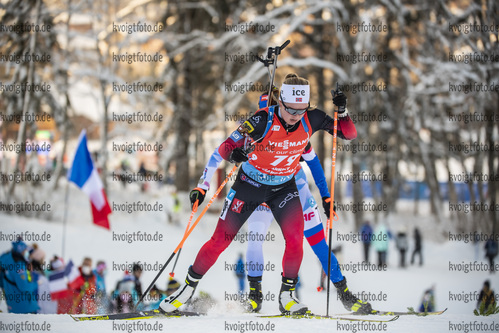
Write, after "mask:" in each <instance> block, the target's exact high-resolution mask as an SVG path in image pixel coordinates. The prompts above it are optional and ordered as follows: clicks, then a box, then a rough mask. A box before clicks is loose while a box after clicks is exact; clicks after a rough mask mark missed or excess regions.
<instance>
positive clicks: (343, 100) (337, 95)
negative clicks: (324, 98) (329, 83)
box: [331, 89, 347, 113]
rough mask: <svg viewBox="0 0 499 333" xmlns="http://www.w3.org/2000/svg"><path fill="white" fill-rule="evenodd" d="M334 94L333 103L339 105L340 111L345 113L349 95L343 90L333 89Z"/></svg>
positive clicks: (332, 93)
mask: <svg viewBox="0 0 499 333" xmlns="http://www.w3.org/2000/svg"><path fill="white" fill-rule="evenodd" d="M331 95H333V104H334V105H336V106H337V107H338V113H344V112H345V110H346V108H347V96H345V94H344V93H343V91H341V90H339V89H338V90H336V91H335V90H334V89H332V90H331Z"/></svg>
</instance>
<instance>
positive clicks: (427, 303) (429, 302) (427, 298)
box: [419, 286, 435, 312]
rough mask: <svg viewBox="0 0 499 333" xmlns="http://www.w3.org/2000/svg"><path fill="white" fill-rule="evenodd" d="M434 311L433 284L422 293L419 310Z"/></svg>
mask: <svg viewBox="0 0 499 333" xmlns="http://www.w3.org/2000/svg"><path fill="white" fill-rule="evenodd" d="M433 311H435V286H432V287H431V288H430V289H427V290H426V291H425V292H424V294H423V299H422V301H421V305H420V306H419V312H433Z"/></svg>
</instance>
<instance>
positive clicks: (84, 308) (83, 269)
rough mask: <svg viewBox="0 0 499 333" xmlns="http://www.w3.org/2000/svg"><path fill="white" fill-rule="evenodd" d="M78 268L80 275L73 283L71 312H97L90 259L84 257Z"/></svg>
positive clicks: (95, 290)
mask: <svg viewBox="0 0 499 333" xmlns="http://www.w3.org/2000/svg"><path fill="white" fill-rule="evenodd" d="M78 270H79V271H80V277H79V278H78V281H77V282H76V283H75V286H76V287H75V289H74V298H73V306H72V309H71V313H74V314H97V304H96V303H95V294H96V292H97V287H96V280H97V279H96V277H95V275H94V273H93V272H92V259H90V258H88V257H86V258H84V259H83V263H82V265H81V266H80V267H79V268H78Z"/></svg>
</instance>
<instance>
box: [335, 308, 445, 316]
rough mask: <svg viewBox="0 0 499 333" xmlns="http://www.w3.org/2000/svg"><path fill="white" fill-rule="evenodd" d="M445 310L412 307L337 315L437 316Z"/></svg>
mask: <svg viewBox="0 0 499 333" xmlns="http://www.w3.org/2000/svg"><path fill="white" fill-rule="evenodd" d="M445 311H447V308H445V309H444V310H442V311H432V312H416V311H414V309H412V308H409V311H380V310H373V312H372V313H370V314H362V313H356V312H350V313H342V314H338V316H370V315H374V316H418V317H425V316H438V315H441V314H442V313H444V312H445Z"/></svg>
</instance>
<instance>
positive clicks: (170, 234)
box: [0, 188, 499, 333]
mask: <svg viewBox="0 0 499 333" xmlns="http://www.w3.org/2000/svg"><path fill="white" fill-rule="evenodd" d="M115 189H116V188H115ZM51 199H52V200H54V201H58V202H60V207H61V209H60V211H58V212H57V214H56V215H57V216H59V215H60V216H62V207H63V200H62V198H61V197H60V194H54V197H52V198H51ZM138 199H142V200H144V201H149V202H155V201H156V200H158V201H160V202H164V203H165V206H166V209H170V206H171V203H170V202H171V200H168V199H166V195H165V194H161V192H156V194H154V195H144V194H137V193H136V192H133V191H128V190H127V191H112V192H111V194H110V196H109V200H110V202H111V201H113V200H115V201H117V202H124V201H126V200H129V201H131V200H138ZM184 202H187V201H184ZM76 203H78V204H76ZM217 205H219V203H215V204H214V206H215V207H214V208H213V209H212V210H210V213H208V214H206V216H205V217H203V219H202V220H201V222H200V224H199V225H198V226H197V227H196V229H195V231H194V232H193V233H192V234H191V236H190V237H189V238H188V239H187V241H186V243H185V245H184V248H183V250H182V253H181V257H180V259H179V261H178V263H177V267H176V269H175V273H176V275H175V277H176V278H177V279H178V280H183V278H184V276H185V274H186V272H187V269H188V267H189V266H190V265H191V264H192V262H193V261H194V259H195V256H196V254H197V252H198V250H199V249H200V247H201V246H202V245H203V244H204V242H205V241H207V240H208V238H209V237H210V236H211V233H212V232H213V230H214V225H215V224H216V221H217V219H218V213H217V211H219V209H218V208H219V207H218V206H217ZM184 206H186V205H184ZM70 207H71V209H70V211H69V214H68V216H69V220H68V226H67V239H66V255H65V260H66V261H67V260H68V259H70V258H71V259H72V260H73V261H74V263H75V264H77V265H80V264H81V260H82V259H83V257H85V256H90V257H91V258H92V259H93V260H94V264H95V262H96V261H97V260H101V259H104V260H105V261H106V262H107V265H108V275H107V277H106V284H107V289H108V293H109V292H110V291H111V290H112V289H113V288H114V286H115V284H116V282H117V281H118V280H119V279H121V278H122V276H123V272H122V271H120V270H117V269H113V264H114V265H119V264H126V263H128V264H131V263H133V262H134V261H141V262H146V263H150V264H152V265H154V264H163V263H164V262H165V261H166V259H167V258H168V257H169V256H170V254H171V253H172V251H173V250H174V248H175V247H176V245H177V244H178V242H179V241H180V239H181V237H182V235H183V232H184V228H185V225H186V224H187V221H188V218H189V212H187V210H188V209H189V207H183V213H182V219H181V221H182V222H181V225H179V226H174V225H172V224H168V223H167V222H166V213H165V212H152V213H133V214H128V213H124V212H114V213H113V214H112V215H111V228H112V231H107V230H105V229H103V228H99V227H96V226H93V225H92V224H91V222H90V218H91V217H90V208H89V206H88V199H86V198H85V196H84V195H82V194H81V193H79V192H78V191H75V190H72V191H71V198H70ZM343 214H344V215H347V214H348V213H343ZM196 217H197V215H196V216H195V218H196ZM390 219H391V220H390V221H389V222H390V227H392V233H394V234H395V233H396V230H397V226H398V225H399V224H400V223H402V222H403V223H405V225H406V226H408V227H409V229H408V231H409V232H408V235H409V241H410V245H412V228H413V226H414V225H415V224H416V223H418V225H419V226H420V227H421V228H422V231H423V237H424V239H423V240H424V241H425V240H426V241H425V242H424V243H423V254H424V259H425V264H424V266H422V267H419V266H417V265H415V266H409V267H408V268H406V269H400V268H398V267H397V266H398V260H399V254H398V252H397V251H396V250H395V245H394V242H393V241H391V242H390V250H389V254H388V264H389V265H388V269H387V271H377V272H372V271H367V272H366V271H361V272H357V273H353V272H352V271H345V270H344V271H343V273H344V275H345V276H346V277H347V279H348V285H349V287H350V289H351V290H352V291H353V292H354V293H358V292H362V291H364V292H366V293H371V294H374V295H379V294H380V293H382V294H383V295H384V297H385V299H386V301H372V302H371V304H373V307H374V308H377V309H379V310H393V311H406V310H407V307H414V308H415V309H417V308H418V307H419V304H420V302H421V297H422V295H423V293H424V291H425V290H426V289H428V288H430V287H431V286H432V285H434V286H435V300H436V308H437V310H441V309H444V308H448V310H447V312H446V313H444V314H443V315H441V316H430V317H416V316H402V317H400V318H399V319H398V320H397V321H395V322H390V323H386V324H381V325H380V324H377V323H376V324H373V323H371V324H367V323H364V324H359V323H356V322H347V321H332V320H308V319H302V320H295V319H285V318H276V319H267V318H256V317H255V316H254V315H251V314H242V313H239V312H238V310H237V307H236V306H234V303H231V302H228V301H225V300H224V299H225V296H226V293H229V294H234V293H237V285H238V284H237V280H236V277H235V274H234V272H233V271H232V270H230V269H228V268H227V265H232V264H234V263H235V262H236V260H237V257H238V254H239V253H240V252H243V253H244V252H245V251H246V246H247V243H245V242H233V243H232V244H231V245H230V246H229V248H228V249H227V250H226V251H225V252H224V253H222V254H221V255H220V257H219V259H218V261H217V263H216V264H215V265H214V266H213V267H212V269H211V270H210V271H209V272H208V273H207V274H206V275H205V277H204V278H203V279H202V280H201V282H200V284H199V286H198V290H197V293H199V291H205V292H209V294H210V295H211V296H212V297H213V298H215V299H216V300H217V301H218V304H217V305H216V306H215V307H214V308H213V309H211V310H210V311H209V313H208V314H209V315H208V316H206V317H190V318H165V319H150V320H141V321H139V322H138V323H137V324H134V323H133V321H115V322H112V321H99V322H75V321H74V320H73V319H72V318H71V317H70V316H69V315H20V314H9V313H6V304H5V301H3V300H2V301H0V310H2V311H3V313H0V331H10V330H11V329H13V331H14V332H30V331H34V329H33V328H34V325H43V324H44V323H45V326H44V327H45V328H47V324H50V330H48V329H46V330H45V331H49V332H92V333H99V332H111V331H112V332H141V331H144V332H148V331H151V329H153V328H154V327H156V328H157V329H158V330H157V331H158V332H190V333H194V332H226V333H227V332H239V333H244V332H255V331H257V332H258V331H260V332H261V331H262V329H263V331H269V332H273V331H275V332H287V333H293V332H300V333H302V332H305V331H312V330H313V331H316V332H326V331H336V332H343V331H345V332H366V331H374V332H378V331H380V332H451V331H456V332H461V331H466V330H467V331H468V332H478V331H485V332H487V331H490V332H493V331H497V330H498V329H499V316H497V315H496V316H489V317H476V316H474V315H473V309H474V307H475V304H476V302H475V301H474V300H472V301H470V302H467V303H465V302H464V301H452V300H450V294H451V293H452V294H461V293H463V292H466V293H469V292H470V291H471V292H475V291H477V292H478V291H479V290H480V289H481V286H482V284H483V282H484V281H485V280H486V279H489V280H490V282H491V287H492V289H494V290H495V293H496V294H497V293H499V278H498V275H497V274H495V275H491V274H489V273H487V272H469V273H464V272H453V271H449V262H451V263H454V264H458V263H462V262H463V261H465V262H470V261H474V260H475V249H474V246H473V245H472V244H471V243H468V244H465V243H464V242H449V241H445V240H444V241H442V240H441V239H440V241H429V240H428V238H430V239H434V238H435V235H431V234H432V233H433V232H434V231H433V228H434V226H433V225H432V223H433V222H432V221H431V220H430V219H429V218H426V219H425V218H424V217H418V218H415V217H413V216H412V214H410V213H407V214H404V213H399V214H398V215H394V216H391V217H390ZM351 226H352V222H351V221H349V220H348V217H346V218H345V221H340V222H335V225H334V229H333V247H334V246H335V245H338V244H341V245H342V253H341V255H340V256H339V259H340V262H341V263H343V264H348V263H351V264H355V263H357V262H359V261H361V260H362V259H361V258H362V245H361V244H360V243H352V242H339V241H337V239H336V232H341V233H348V232H350V231H351V230H352V229H351ZM0 227H1V230H2V232H3V233H5V234H11V233H19V232H24V231H30V232H35V233H39V234H43V233H44V232H46V233H48V234H50V236H51V240H50V241H48V242H38V243H39V245H40V246H41V247H42V248H43V249H44V250H45V252H46V253H47V258H49V257H51V256H52V255H54V254H57V255H60V254H61V246H62V245H61V244H62V224H61V222H60V221H40V220H36V219H30V218H23V217H18V216H12V215H0ZM243 228H244V229H243V230H246V229H245V228H246V227H243ZM134 231H143V232H149V233H150V234H154V233H156V231H158V232H159V233H160V234H162V235H163V240H162V241H156V242H131V243H128V242H123V241H116V240H114V241H113V236H112V235H113V232H114V233H121V234H126V233H127V232H128V233H131V232H134ZM270 232H271V233H272V234H274V235H275V241H273V242H272V241H271V242H267V243H265V244H264V254H265V263H270V264H273V265H275V269H274V270H270V271H265V272H264V280H263V284H262V286H263V293H264V295H267V294H269V295H270V297H271V298H273V300H271V301H267V302H264V304H263V308H262V311H261V313H263V314H277V313H278V304H277V295H278V291H279V288H280V274H281V261H282V253H283V249H284V241H283V238H282V235H281V233H280V231H279V229H278V227H277V225H276V224H275V223H273V224H272V226H271V229H270ZM436 238H437V239H438V237H436ZM27 243H29V244H30V243H31V242H29V241H27ZM304 244H305V245H304V260H303V262H302V266H301V270H300V279H301V284H302V287H301V289H300V291H299V292H300V300H301V301H302V302H304V303H305V304H307V305H308V306H309V309H310V310H311V311H312V312H314V313H317V314H325V313H326V293H325V292H317V287H318V284H319V274H320V266H319V262H318V260H317V258H316V257H315V255H314V254H313V252H312V250H311V249H310V246H309V245H308V243H306V241H305V240H304ZM10 247H11V244H10V242H8V241H0V251H1V252H2V253H3V252H4V251H7V250H10ZM482 247H483V244H480V249H479V256H478V261H479V262H485V259H484V254H483V249H482ZM410 253H411V248H410V249H409V251H408V255H407V259H408V261H410ZM370 255H371V260H375V259H376V258H375V253H374V250H373V249H371V254H370ZM172 265H173V263H172V264H170V266H169V267H168V268H167V269H166V270H165V272H164V273H163V275H162V276H161V278H160V279H159V280H158V282H157V285H158V286H159V288H161V289H166V283H167V279H168V272H169V271H170V269H171V267H172ZM114 267H117V266H114ZM155 275H156V271H145V272H144V273H143V275H142V278H141V281H142V284H143V288H144V289H145V288H146V287H147V286H148V285H149V283H150V281H152V279H153V278H154V276H155ZM246 288H248V286H247V285H246ZM330 299H331V306H330V314H335V313H336V314H337V313H345V312H347V311H346V310H345V309H344V308H343V307H342V305H341V303H340V302H339V301H338V300H337V299H336V292H335V291H334V287H333V286H332V285H331V296H330ZM373 318H374V317H373ZM383 318H387V317H383ZM21 323H24V325H25V326H24V329H21V327H20V324H21ZM26 323H28V324H31V325H32V326H31V327H30V328H28V326H26ZM33 324H34V325H33ZM256 324H258V327H257V326H255V325H256ZM456 324H460V325H461V326H454V325H456ZM470 324H472V326H463V325H470ZM476 324H479V325H481V326H480V327H479V326H476ZM113 325H114V326H113ZM134 325H135V326H134ZM137 325H142V326H140V327H139V326H137ZM155 325H156V326H155ZM159 325H162V326H161V327H158V326H159ZM246 325H248V326H246ZM485 325H487V326H485ZM38 328H43V327H42V326H38ZM141 328H142V329H141ZM479 328H481V330H479ZM490 328H494V329H493V330H491V329H490Z"/></svg>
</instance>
